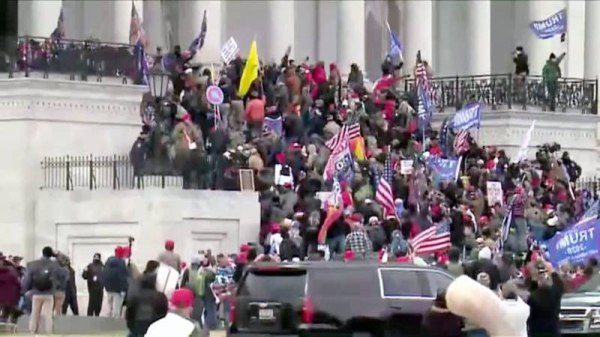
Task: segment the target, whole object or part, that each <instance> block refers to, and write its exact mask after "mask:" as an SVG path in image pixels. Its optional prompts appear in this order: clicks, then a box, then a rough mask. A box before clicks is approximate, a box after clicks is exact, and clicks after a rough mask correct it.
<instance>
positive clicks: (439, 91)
mask: <svg viewBox="0 0 600 337" xmlns="http://www.w3.org/2000/svg"><path fill="white" fill-rule="evenodd" d="M429 83H430V86H431V88H432V90H433V103H434V105H435V108H436V110H438V111H440V112H443V111H444V110H449V109H457V110H458V109H460V108H461V107H462V105H464V104H465V103H467V102H470V101H474V100H476V101H481V102H484V103H485V104H486V105H487V106H488V107H489V108H490V109H492V110H497V109H506V108H508V109H511V108H516V109H523V110H527V108H528V107H538V108H539V107H541V108H542V110H544V111H545V110H548V109H549V108H550V99H549V98H550V97H551V95H549V92H548V90H547V89H548V88H547V86H546V84H545V83H544V81H543V79H542V77H541V76H527V77H520V76H515V75H512V74H496V75H477V76H454V77H437V78H431V79H430V80H429ZM404 85H405V87H404V89H405V91H414V90H415V80H414V79H408V80H406V81H405V82H404ZM597 100H598V79H593V80H586V79H577V78H561V79H559V80H558V83H557V87H556V93H555V104H556V110H557V111H562V112H566V111H568V110H580V111H581V113H591V114H597Z"/></svg>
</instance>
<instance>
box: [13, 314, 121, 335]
mask: <svg viewBox="0 0 600 337" xmlns="http://www.w3.org/2000/svg"><path fill="white" fill-rule="evenodd" d="M53 330H54V331H53V333H54V334H57V335H82V334H88V335H89V334H100V333H103V334H111V333H116V332H123V331H127V326H126V324H125V320H123V319H115V318H109V317H88V316H57V317H54V329H53ZM39 331H40V332H45V331H46V327H45V324H44V320H40V326H39ZM17 332H18V333H27V332H29V315H23V316H21V317H20V318H19V320H18V321H17Z"/></svg>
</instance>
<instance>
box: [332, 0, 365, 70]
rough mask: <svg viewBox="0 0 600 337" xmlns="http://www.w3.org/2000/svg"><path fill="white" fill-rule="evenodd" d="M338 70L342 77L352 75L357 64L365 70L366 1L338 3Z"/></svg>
mask: <svg viewBox="0 0 600 337" xmlns="http://www.w3.org/2000/svg"><path fill="white" fill-rule="evenodd" d="M338 7H339V8H338V9H339V10H338V30H337V40H338V53H337V54H338V55H337V60H338V64H337V65H338V68H339V70H340V73H342V75H347V74H348V73H350V65H351V64H352V63H356V64H357V65H358V67H359V68H360V69H362V70H363V71H364V70H365V2H364V0H353V1H340V2H338Z"/></svg>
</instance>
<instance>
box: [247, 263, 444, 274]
mask: <svg viewBox="0 0 600 337" xmlns="http://www.w3.org/2000/svg"><path fill="white" fill-rule="evenodd" d="M277 267H280V268H294V269H295V268H297V269H355V268H360V269H363V268H374V269H385V268H393V269H406V270H423V271H427V270H429V271H433V270H435V271H442V272H444V273H447V272H446V271H445V270H443V269H440V268H437V267H429V266H420V265H416V264H412V263H396V262H391V263H390V262H388V263H383V262H377V261H352V262H344V261H304V262H291V263H288V262H282V263H275V262H257V263H254V264H252V265H251V266H250V269H251V270H260V269H263V268H277Z"/></svg>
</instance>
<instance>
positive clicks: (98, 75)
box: [0, 36, 221, 84]
mask: <svg viewBox="0 0 600 337" xmlns="http://www.w3.org/2000/svg"><path fill="white" fill-rule="evenodd" d="M1 42H3V43H2V45H3V46H4V48H3V50H0V73H5V74H7V77H8V78H14V77H17V75H18V76H24V77H30V76H31V74H32V73H33V72H37V73H41V74H42V77H43V78H51V77H52V76H56V75H63V76H64V77H67V78H68V79H69V80H72V81H74V80H78V81H95V82H102V80H103V79H105V78H113V79H120V80H121V82H122V83H123V84H135V79H136V78H138V77H139V76H137V75H138V74H137V70H136V56H135V55H134V52H133V51H134V46H132V45H129V44H123V43H110V42H102V41H99V40H93V39H89V40H74V39H61V40H52V39H50V38H47V37H37V36H19V37H14V36H13V37H4V38H3V40H2V41H1ZM152 52H153V51H146V55H147V60H148V63H149V67H152V64H153V63H154V61H155V60H156V55H155V54H153V53H152ZM201 66H202V67H208V68H214V69H215V70H216V71H218V70H220V68H221V64H210V63H202V65H201ZM211 66H212V67H211ZM38 76H39V75H38Z"/></svg>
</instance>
